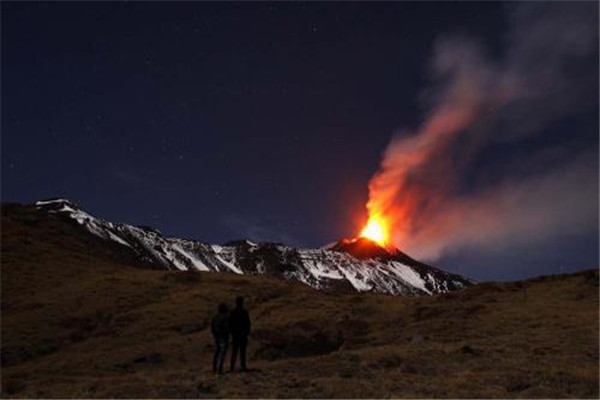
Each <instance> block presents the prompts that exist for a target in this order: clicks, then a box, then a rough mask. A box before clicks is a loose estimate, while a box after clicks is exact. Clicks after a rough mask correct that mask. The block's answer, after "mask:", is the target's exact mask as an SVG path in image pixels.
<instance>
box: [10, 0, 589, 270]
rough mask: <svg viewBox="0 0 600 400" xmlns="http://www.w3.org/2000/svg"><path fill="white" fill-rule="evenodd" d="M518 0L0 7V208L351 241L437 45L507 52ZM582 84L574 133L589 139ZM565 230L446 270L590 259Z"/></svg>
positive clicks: (411, 123)
mask: <svg viewBox="0 0 600 400" xmlns="http://www.w3.org/2000/svg"><path fill="white" fill-rule="evenodd" d="M510 7H511V5H510V4H508V5H506V4H501V3H486V4H480V3H474V2H464V3H443V4H438V3H430V2H426V3H358V2H353V3H279V2H278V3H200V2H198V3H196V2H185V3H166V2H161V3H158V2H157V3H104V2H100V3H89V2H81V3H9V2H3V3H2V27H1V29H2V32H1V33H2V126H1V127H2V200H3V201H19V202H33V201H35V200H38V199H42V198H47V197H56V196H63V197H67V198H69V199H70V200H72V201H73V202H75V203H77V204H79V205H80V206H81V207H82V208H84V209H86V210H87V211H89V212H90V213H92V214H94V215H96V216H99V217H102V218H105V219H108V220H111V221H121V222H128V223H133V224H142V225H152V226H155V227H157V228H159V229H160V230H162V231H163V232H165V233H168V234H172V235H175V236H181V237H187V238H193V239H198V240H201V241H207V242H224V241H227V240H230V239H234V238H238V237H242V236H251V237H254V239H262V240H274V241H284V242H287V243H290V244H294V245H301V246H320V245H323V244H325V243H327V242H331V241H333V240H336V239H338V238H340V237H342V236H351V235H353V234H355V233H356V232H357V230H358V229H359V227H360V225H361V224H362V223H363V222H364V218H365V217H366V212H365V208H364V207H365V203H366V201H367V198H368V190H367V184H368V182H369V179H370V177H371V176H372V175H373V173H375V171H376V170H377V168H378V166H379V162H380V157H381V154H382V152H383V151H384V150H385V148H386V146H387V144H388V142H389V140H390V138H391V136H392V134H393V133H394V132H396V130H397V129H399V128H414V127H416V126H418V125H419V124H420V123H422V122H423V119H424V118H425V112H426V110H425V109H424V107H423V101H422V98H423V92H424V90H425V89H426V86H427V84H428V82H429V81H430V69H429V67H428V63H429V61H430V58H431V53H432V47H433V46H434V43H435V41H436V40H438V39H439V38H440V37H444V36H448V35H464V36H469V37H474V38H476V39H477V40H478V41H479V42H481V43H483V44H485V46H486V49H487V51H488V53H489V57H490V58H491V59H495V58H497V57H501V55H502V53H503V46H504V41H505V37H504V36H503V35H502V33H503V32H505V31H506V29H507V23H508V22H507V17H506V15H507V12H509V11H510V10H509V8H510ZM596 11H597V7H596ZM596 24H597V19H596ZM596 31H597V27H596ZM592 59H593V58H592ZM597 59H598V57H597V53H596V57H595V61H593V62H594V63H596V65H593V64H591V67H592V68H593V67H595V68H596V70H597ZM590 85H591V87H592V88H596V89H595V94H596V96H595V100H594V101H595V103H594V101H592V103H591V104H587V103H586V104H587V108H586V109H585V110H587V111H585V113H584V114H580V115H578V116H577V121H579V126H578V133H577V134H574V135H573V136H572V138H571V139H570V140H569V142H571V143H575V147H589V146H591V147H592V148H595V149H597V147H598V138H597V134H598V102H597V100H598V97H597V86H598V82H597V76H596V80H595V81H593V82H590ZM594 85H595V86H594ZM582 101H587V102H588V103H589V99H588V98H586V99H582ZM574 122H575V120H573V121H569V120H568V119H566V120H565V119H563V120H561V121H560V122H559V123H558V122H557V124H556V125H555V126H554V129H560V126H561V125H560V124H563V125H564V124H566V125H567V126H573V125H572V123H574ZM550 136H551V135H550ZM548 140H550V139H548ZM542 142H543V140H542ZM531 145H532V146H543V145H545V143H541V144H536V143H535V142H534V143H533V144H531ZM490 151H491V154H490V155H489V156H490V158H493V159H494V160H496V162H501V160H503V159H509V158H510V156H511V155H513V154H514V149H512V150H510V153H509V152H508V150H506V151H504V150H503V149H502V148H501V146H500V147H499V148H494V149H492V150H490ZM596 156H597V150H596ZM498 160H500V161H498ZM479 162H484V163H485V159H484V161H481V160H480V161H479ZM477 184H478V183H476V182H471V183H469V182H468V183H467V186H470V185H471V186H472V185H477ZM592 200H593V201H594V202H596V201H597V199H592ZM596 225H597V224H596ZM569 235H570V236H569V238H561V239H560V240H559V239H558V238H551V239H549V240H548V241H545V242H544V243H536V244H534V245H527V244H519V245H515V246H514V247H513V248H511V249H510V251H502V252H500V253H498V252H494V251H490V250H486V251H476V252H473V251H469V252H458V253H454V254H450V255H448V256H446V257H443V258H442V259H440V260H438V262H437V264H439V265H440V266H442V267H443V268H445V269H448V270H451V271H455V272H459V273H465V274H468V275H470V276H472V277H475V278H477V279H515V278H520V277H523V276H532V275H537V274H542V273H554V272H559V271H561V270H564V269H567V270H575V269H580V268H583V267H594V266H596V265H597V264H598V231H597V229H596V230H595V231H586V232H579V233H570V234H569Z"/></svg>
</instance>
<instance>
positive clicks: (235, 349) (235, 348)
mask: <svg viewBox="0 0 600 400" xmlns="http://www.w3.org/2000/svg"><path fill="white" fill-rule="evenodd" d="M238 350H239V341H238V339H237V338H233V340H232V341H231V364H230V366H229V370H230V371H232V372H233V370H234V369H235V361H236V358H237V353H238Z"/></svg>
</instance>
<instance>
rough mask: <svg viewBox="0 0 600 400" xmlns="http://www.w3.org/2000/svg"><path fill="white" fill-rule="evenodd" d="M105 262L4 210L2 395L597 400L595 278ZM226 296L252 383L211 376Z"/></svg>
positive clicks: (64, 233)
mask: <svg viewBox="0 0 600 400" xmlns="http://www.w3.org/2000/svg"><path fill="white" fill-rule="evenodd" d="M117 260H119V257H117V255H115V254H114V253H113V252H112V251H109V250H106V249H104V248H103V247H102V246H100V245H99V243H98V242H97V241H96V240H95V239H93V238H85V239H84V238H82V236H81V235H80V231H79V228H78V227H77V226H72V225H69V224H66V223H64V222H61V221H60V220H58V219H55V218H42V217H41V216H39V215H37V214H36V213H35V212H33V210H27V209H22V208H17V209H14V210H8V211H7V210H6V209H3V217H2V271H1V272H2V282H1V288H2V293H1V307H2V330H1V333H2V371H1V372H2V397H5V398H9V397H15V398H25V397H45V398H59V397H60V398H195V397H199V398H215V397H226V398H234V397H246V398H247V397H251V398H254V397H260V398H272V397H279V398H290V397H296V398H297V397H311V398H373V397H377V398H388V397H395V398H398V397H403V398H423V397H427V398H457V397H460V398H482V397H483V398H487V397H494V398H548V397H551V398H598V383H599V382H598V322H599V320H598V271H588V272H582V273H579V274H575V275H568V276H556V277H547V278H541V279H537V280H532V281H525V282H517V283H505V284H496V283H486V284H481V285H477V286H475V287H472V288H469V289H467V290H465V291H463V292H460V293H453V294H448V295H441V296H435V297H418V298H407V297H391V296H384V295H370V294H366V295H359V294H347V293H320V292H317V291H314V290H312V289H310V288H308V287H306V286H304V285H301V284H293V283H287V282H284V281H282V280H279V279H276V278H272V277H266V276H235V275H231V274H212V273H178V272H165V271H155V270H146V269H139V268H134V267H132V266H129V265H123V264H119V262H118V261H117ZM236 295H244V296H245V297H246V298H247V302H248V308H249V309H250V312H251V316H252V319H253V333H252V336H251V340H250V344H249V350H248V354H249V364H250V367H251V368H252V371H251V372H249V373H246V374H240V373H234V374H225V375H223V376H218V377H213V376H212V375H211V374H210V359H211V357H212V342H211V338H210V334H209V332H208V330H207V326H208V321H209V319H210V317H211V315H212V314H213V312H214V309H215V306H216V304H217V303H218V302H219V301H228V302H232V300H233V298H234V297H235V296H236Z"/></svg>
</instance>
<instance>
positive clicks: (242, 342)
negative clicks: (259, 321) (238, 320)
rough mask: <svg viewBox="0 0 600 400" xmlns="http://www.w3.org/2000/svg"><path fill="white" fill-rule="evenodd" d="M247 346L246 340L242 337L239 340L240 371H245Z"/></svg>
mask: <svg viewBox="0 0 600 400" xmlns="http://www.w3.org/2000/svg"><path fill="white" fill-rule="evenodd" d="M247 344H248V338H247V337H244V338H242V339H241V340H240V364H241V366H242V370H243V371H246V345H247Z"/></svg>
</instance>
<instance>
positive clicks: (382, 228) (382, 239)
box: [360, 217, 388, 247]
mask: <svg viewBox="0 0 600 400" xmlns="http://www.w3.org/2000/svg"><path fill="white" fill-rule="evenodd" d="M360 237H364V238H367V239H370V240H372V241H374V242H375V243H377V244H378V245H380V246H381V247H385V246H386V243H387V242H388V226H387V224H386V222H385V220H384V219H383V218H381V217H369V221H368V222H367V225H366V226H365V228H364V229H363V230H362V232H361V233H360Z"/></svg>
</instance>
